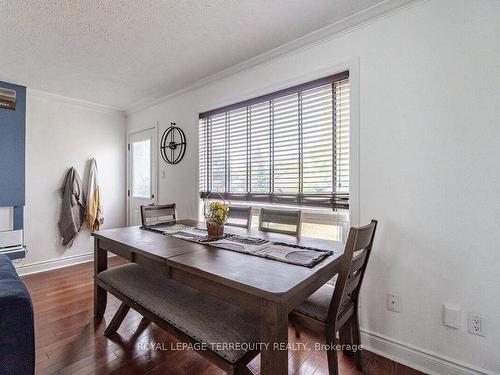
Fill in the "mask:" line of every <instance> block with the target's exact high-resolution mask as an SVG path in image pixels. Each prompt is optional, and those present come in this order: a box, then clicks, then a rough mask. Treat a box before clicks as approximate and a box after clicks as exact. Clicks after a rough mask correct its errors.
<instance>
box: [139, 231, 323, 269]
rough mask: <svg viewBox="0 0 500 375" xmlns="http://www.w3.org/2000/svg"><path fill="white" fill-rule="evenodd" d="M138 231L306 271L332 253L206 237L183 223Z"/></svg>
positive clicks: (259, 240) (257, 240) (234, 236)
mask: <svg viewBox="0 0 500 375" xmlns="http://www.w3.org/2000/svg"><path fill="white" fill-rule="evenodd" d="M141 229H145V230H150V231H153V232H157V233H161V234H164V235H166V236H169V237H173V238H179V239H182V240H186V241H191V242H196V243H203V244H207V245H210V246H213V247H217V248H220V249H225V250H232V251H236V252H239V253H244V254H249V255H254V256H258V257H261V258H267V259H273V260H277V261H280V262H284V263H290V264H294V265H297V266H303V267H309V268H312V267H314V266H315V265H317V264H318V263H320V262H321V261H322V260H323V259H324V258H326V257H328V256H330V255H332V254H333V251H332V250H323V249H317V248H313V247H306V246H301V245H293V244H287V243H285V242H277V241H269V240H265V239H262V238H252V237H243V236H240V235H237V234H232V233H225V234H224V235H223V236H222V237H209V236H208V234H207V231H206V230H205V229H200V228H196V227H192V226H187V225H184V224H174V225H164V226H155V227H141Z"/></svg>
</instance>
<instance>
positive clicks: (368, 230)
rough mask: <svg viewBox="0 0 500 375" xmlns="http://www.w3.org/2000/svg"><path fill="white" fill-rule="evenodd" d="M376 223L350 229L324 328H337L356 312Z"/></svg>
mask: <svg viewBox="0 0 500 375" xmlns="http://www.w3.org/2000/svg"><path fill="white" fill-rule="evenodd" d="M376 229H377V221H376V220H372V221H371V223H370V224H368V225H365V226H363V227H358V228H351V229H350V231H349V236H348V238H347V242H346V245H345V250H344V254H343V256H342V265H341V268H340V272H339V275H338V278H337V282H336V283H335V290H334V292H333V298H332V301H331V303H330V308H329V311H328V324H327V329H334V330H338V329H340V328H341V327H342V326H343V325H344V323H345V322H346V321H347V320H348V319H349V317H351V316H352V315H353V314H354V313H356V309H357V308H358V298H359V290H360V289H361V284H362V282H363V276H364V274H365V270H366V265H367V264H368V259H369V257H370V253H371V250H372V245H373V239H374V238H375V231H376Z"/></svg>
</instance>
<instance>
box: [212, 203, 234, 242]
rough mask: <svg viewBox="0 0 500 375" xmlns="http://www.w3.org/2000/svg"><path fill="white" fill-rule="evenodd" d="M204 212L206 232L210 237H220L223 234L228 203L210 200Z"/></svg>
mask: <svg viewBox="0 0 500 375" xmlns="http://www.w3.org/2000/svg"><path fill="white" fill-rule="evenodd" d="M207 211H208V212H207V213H206V224H207V232H208V235H209V236H210V237H221V236H222V235H223V234H224V223H225V222H226V220H227V216H228V215H229V205H228V204H227V203H222V202H211V203H210V205H209V206H208V210H207Z"/></svg>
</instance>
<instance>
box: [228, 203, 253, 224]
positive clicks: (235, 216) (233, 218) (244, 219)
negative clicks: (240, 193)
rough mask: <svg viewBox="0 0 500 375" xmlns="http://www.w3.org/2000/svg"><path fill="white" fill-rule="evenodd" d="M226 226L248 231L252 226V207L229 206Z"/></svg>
mask: <svg viewBox="0 0 500 375" xmlns="http://www.w3.org/2000/svg"><path fill="white" fill-rule="evenodd" d="M226 225H230V226H233V227H240V228H246V229H250V228H251V226H252V207H244V206H229V216H228V218H227V221H226Z"/></svg>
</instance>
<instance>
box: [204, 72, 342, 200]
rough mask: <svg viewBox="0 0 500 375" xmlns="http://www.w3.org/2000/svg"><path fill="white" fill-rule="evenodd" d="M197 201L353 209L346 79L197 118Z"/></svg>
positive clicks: (330, 80)
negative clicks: (216, 197) (214, 198)
mask: <svg viewBox="0 0 500 375" xmlns="http://www.w3.org/2000/svg"><path fill="white" fill-rule="evenodd" d="M199 118H200V123H199V157H200V160H199V167H200V171H199V177H200V196H201V198H205V197H207V196H208V195H209V194H210V193H213V192H217V193H219V194H221V195H223V196H224V197H225V198H226V199H229V200H231V201H238V200H242V201H253V202H261V203H272V204H286V205H294V206H316V207H331V208H335V209H336V208H348V207H349V74H348V72H344V73H340V74H336V75H333V76H329V77H326V78H322V79H318V80H315V81H313V82H309V83H305V84H302V85H299V86H295V87H291V88H288V89H285V90H281V91H278V92H275V93H272V94H268V95H264V96H261V97H258V98H255V99H250V100H246V101H244V102H241V103H237V104H233V105H230V106H227V107H224V108H219V109H216V110H212V111H209V112H205V113H202V114H200V116H199Z"/></svg>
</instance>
